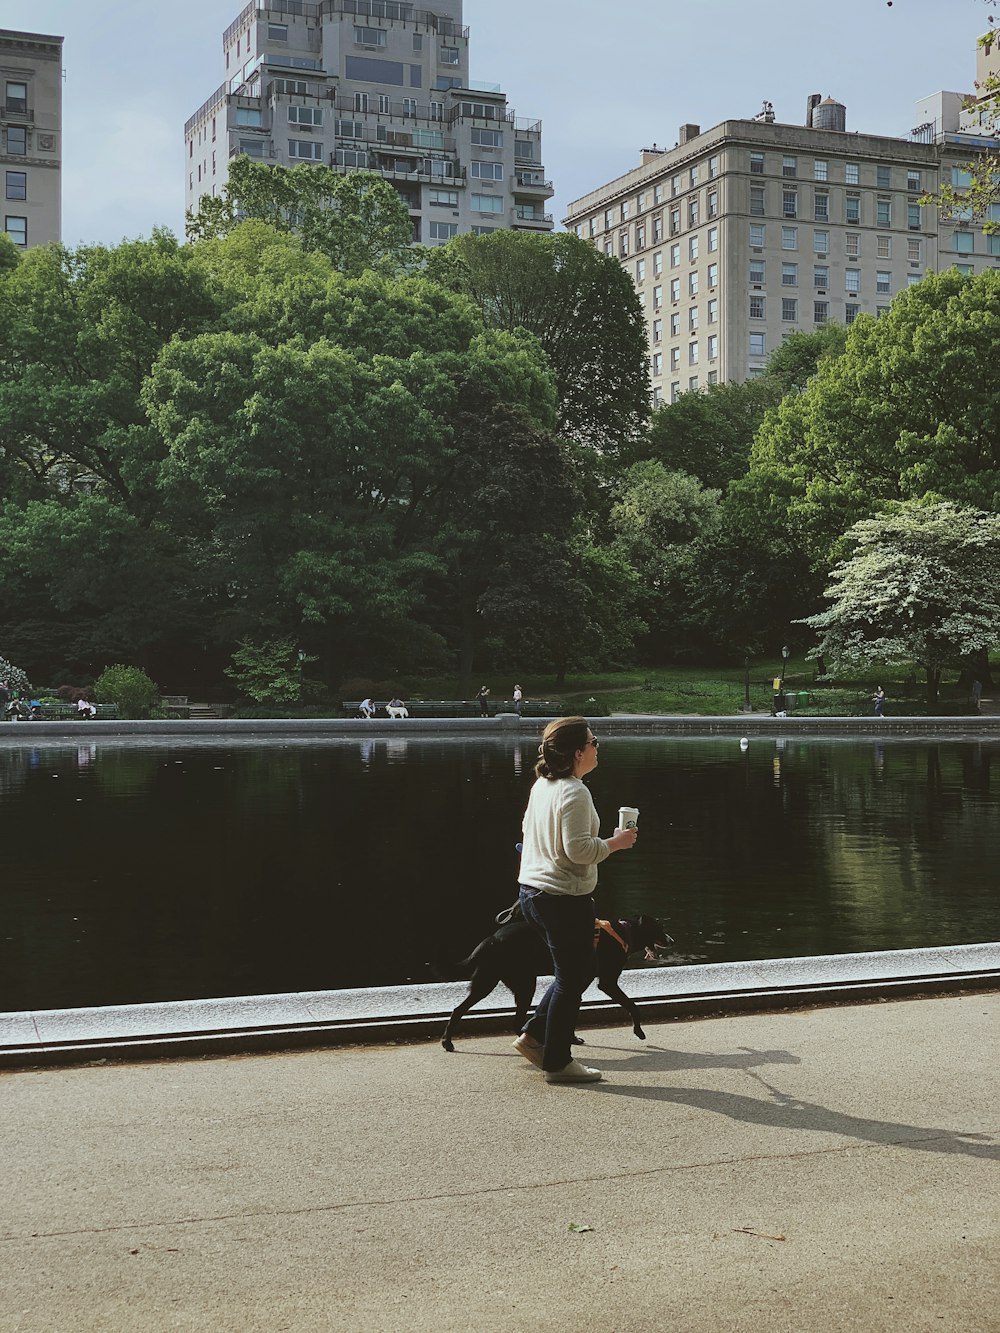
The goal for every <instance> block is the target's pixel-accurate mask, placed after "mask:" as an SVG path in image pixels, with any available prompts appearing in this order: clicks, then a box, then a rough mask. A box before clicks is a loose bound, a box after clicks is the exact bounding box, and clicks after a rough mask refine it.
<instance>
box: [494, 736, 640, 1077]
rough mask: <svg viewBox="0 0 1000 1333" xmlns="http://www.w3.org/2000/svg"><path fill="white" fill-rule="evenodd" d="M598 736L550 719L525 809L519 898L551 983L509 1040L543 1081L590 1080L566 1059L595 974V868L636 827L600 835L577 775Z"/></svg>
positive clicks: (631, 841)
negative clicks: (544, 953)
mask: <svg viewBox="0 0 1000 1333" xmlns="http://www.w3.org/2000/svg"><path fill="white" fill-rule="evenodd" d="M597 747H598V741H597V738H596V737H595V736H594V733H593V732H592V731H591V729H590V726H589V724H588V722H587V719H586V718H583V717H563V718H559V719H558V720H557V721H555V722H550V723H549V725H548V726H547V727H546V728H545V731H544V733H543V735H542V743H541V745H540V746H539V747H538V762H537V763H536V764H535V775H536V779H535V784H534V786H533V787H532V789H531V796H530V798H529V800H528V808H527V810H526V811H525V813H524V826H523V827H524V833H523V842H524V850H523V851H522V853H521V874H520V902H521V911H522V913H523V914H524V919H525V920H526V921H527V922H528V923H529V924H530V925H531V926H533V927H534V928H535V930H537V931H538V932H539V934H541V935H543V936H544V937H545V939H546V941H547V942H548V946H549V949H550V950H551V953H552V962H553V967H554V971H555V980H554V981H553V983H552V985H551V986H550V987H549V988H548V990H547V991H546V992H545V994H544V996H543V997H542V1000H541V1003H540V1004H539V1006H538V1008H537V1009H536V1010H535V1013H534V1015H533V1016H532V1017H531V1018H530V1019H529V1020H528V1022H527V1023H526V1024H525V1026H524V1029H523V1031H522V1032H521V1035H520V1036H519V1037H518V1038H517V1040H516V1041H515V1043H514V1045H515V1047H516V1048H517V1050H519V1051H520V1052H521V1054H522V1055H523V1056H524V1057H525V1058H526V1059H528V1060H530V1061H531V1063H532V1064H534V1065H537V1066H538V1067H539V1068H540V1069H541V1070H543V1071H544V1074H545V1081H546V1082H547V1083H596V1082H598V1081H599V1080H600V1078H601V1073H600V1071H599V1070H597V1069H590V1068H588V1067H587V1066H586V1065H582V1064H580V1063H579V1061H577V1060H574V1059H573V1053H572V1051H571V1049H570V1043H571V1041H572V1038H573V1032H574V1029H575V1027H576V1020H577V1015H578V1014H579V1012H580V1001H581V999H582V997H583V992H584V991H585V990H586V989H587V986H588V985H589V984H590V982H591V981H592V980H593V977H594V917H595V912H594V899H593V896H592V895H593V892H594V889H595V887H596V885H597V867H598V865H599V864H600V863H601V862H602V861H604V860H606V859H607V858H608V857H609V856H610V855H611V853H612V852H620V851H624V850H625V849H626V848H629V847H633V846H634V845H635V840H636V836H637V834H636V830H635V829H634V828H632V829H616V830H615V833H614V836H613V837H611V838H607V839H604V838H600V837H598V832H599V830H600V826H601V824H600V820H599V819H598V816H597V811H596V810H595V808H594V801H593V798H592V797H591V795H590V792H589V790H588V789H587V788H586V787H585V786H584V784H583V779H584V778H585V777H586V775H587V774H588V773H592V772H593V771H594V769H595V768H596V767H597Z"/></svg>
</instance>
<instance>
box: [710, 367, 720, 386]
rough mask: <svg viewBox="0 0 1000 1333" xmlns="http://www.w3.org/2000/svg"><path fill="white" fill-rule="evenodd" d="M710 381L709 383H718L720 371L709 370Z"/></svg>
mask: <svg viewBox="0 0 1000 1333" xmlns="http://www.w3.org/2000/svg"><path fill="white" fill-rule="evenodd" d="M708 382H709V384H718V382H719V372H718V371H717V370H710V371H709V372H708Z"/></svg>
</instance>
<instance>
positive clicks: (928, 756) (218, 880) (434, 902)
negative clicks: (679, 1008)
mask: <svg viewBox="0 0 1000 1333" xmlns="http://www.w3.org/2000/svg"><path fill="white" fill-rule="evenodd" d="M598 730H599V729H598ZM535 744H536V743H535V742H533V741H530V740H528V741H523V742H517V741H515V740H496V741H485V742H483V741H479V740H475V741H473V740H441V741H437V740H426V739H419V740H415V739H411V740H407V739H405V738H403V737H400V738H398V739H396V738H387V739H386V738H383V739H372V740H359V739H357V738H352V739H344V740H324V741H317V742H311V741H300V740H297V739H292V738H283V739H282V740H280V741H259V740H257V739H252V738H247V739H245V740H244V739H238V740H237V739H233V740H228V739H227V740H220V739H212V740H206V741H204V742H199V741H197V740H192V739H191V738H190V737H184V738H179V739H178V740H177V741H176V742H167V743H159V744H150V743H147V742H145V741H144V740H142V738H136V743H130V742H129V741H127V740H122V739H120V738H114V739H108V740H107V741H105V740H103V739H97V740H95V741H93V742H90V743H87V744H81V745H77V744H71V743H69V742H63V741H58V742H54V743H44V744H39V745H37V746H32V745H27V744H25V745H22V744H20V743H18V744H14V743H4V744H3V745H0V1010H17V1009H31V1008H54V1007H62V1006H73V1005H97V1004H113V1003H132V1002H140V1001H151V1000H165V999H187V998H194V997H200V996H213V995H241V994H259V993H267V992H276V991H296V990H311V989H335V988H341V987H350V986H366V985H394V984H401V983H405V982H408V981H419V980H425V979H428V978H429V976H430V973H429V971H428V963H429V962H430V961H431V960H433V959H434V958H435V957H438V956H441V955H444V956H447V955H450V956H452V957H461V956H462V955H463V954H465V953H466V952H468V951H469V949H470V948H471V947H472V946H473V945H474V944H475V943H476V942H477V941H478V940H479V939H480V938H481V937H482V936H483V935H485V934H486V933H487V931H488V927H489V925H490V923H491V921H492V918H493V916H494V914H495V913H496V912H497V911H498V910H499V909H500V908H501V907H505V906H506V905H507V904H508V903H509V902H511V901H512V900H513V897H514V894H515V890H514V877H515V866H514V856H513V844H514V843H515V841H516V840H517V837H518V834H519V827H520V819H521V814H522V812H523V809H524V804H525V801H526V799H527V794H528V787H529V785H530V770H531V763H532V761H533V759H534V754H535ZM600 753H601V764H600V768H599V769H598V770H597V771H596V772H595V773H594V774H593V775H592V777H591V778H590V779H589V785H590V787H591V790H592V791H593V793H594V798H595V801H596V803H597V808H598V810H599V811H600V812H601V815H602V832H603V833H605V834H610V832H611V830H612V829H613V827H614V817H615V813H616V812H617V808H618V806H619V805H620V804H630V805H637V806H638V807H639V809H640V811H641V816H640V820H639V828H640V841H639V844H638V846H637V848H636V849H635V851H633V852H630V853H623V854H621V855H618V856H614V857H612V858H611V859H610V860H609V861H607V862H606V863H605V865H604V866H603V867H602V868H601V883H600V887H599V890H598V906H599V910H600V911H601V913H602V914H606V915H615V914H620V915H629V914H632V913H635V912H639V911H645V912H651V913H655V914H657V915H659V916H661V917H663V918H665V920H666V922H667V928H668V930H669V931H670V933H671V934H672V935H673V936H674V938H675V940H676V954H675V957H674V961H675V962H676V961H684V962H688V961H702V960H708V961H713V962H715V961H724V960H737V959H753V958H776V957H789V956H795V955H802V954H819V953H844V952H851V951H855V950H866V949H901V948H910V947H915V946H921V945H932V944H955V943H974V942H981V941H986V940H995V939H997V938H1000V928H998V927H1000V911H998V900H1000V891H998V887H997V867H998V865H1000V745H998V744H997V743H995V742H993V743H990V742H977V741H945V742H940V743H937V742H928V741H906V740H901V741H892V740H886V741H874V740H863V741H853V740H852V741H837V740H826V739H809V740H807V741H800V740H795V741H789V742H787V743H785V744H784V745H783V744H782V743H781V742H780V741H779V742H775V741H774V740H770V739H754V740H751V742H750V746H749V748H748V749H747V750H746V751H745V752H743V751H741V750H740V746H739V742H738V741H737V740H734V739H721V740H720V739H710V740H709V739H706V740H700V739H680V740H678V739H659V738H654V739H639V740H636V739H630V738H629V739H616V738H609V739H607V740H605V741H604V743H603V744H602V746H601V752H600Z"/></svg>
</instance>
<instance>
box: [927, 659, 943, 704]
mask: <svg viewBox="0 0 1000 1333" xmlns="http://www.w3.org/2000/svg"><path fill="white" fill-rule="evenodd" d="M940 684H941V668H940V667H933V666H931V665H930V664H929V663H928V666H927V711H928V712H929V713H933V712H934V706H935V704H936V703H937V697H938V686H939V685H940Z"/></svg>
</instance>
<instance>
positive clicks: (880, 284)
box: [875, 269, 892, 294]
mask: <svg viewBox="0 0 1000 1333" xmlns="http://www.w3.org/2000/svg"><path fill="white" fill-rule="evenodd" d="M875 290H876V291H877V292H879V293H880V294H881V293H886V294H888V293H889V292H891V291H892V274H891V273H886V272H885V271H883V270H882V269H880V270H879V271H878V272H877V273H876V274H875Z"/></svg>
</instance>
